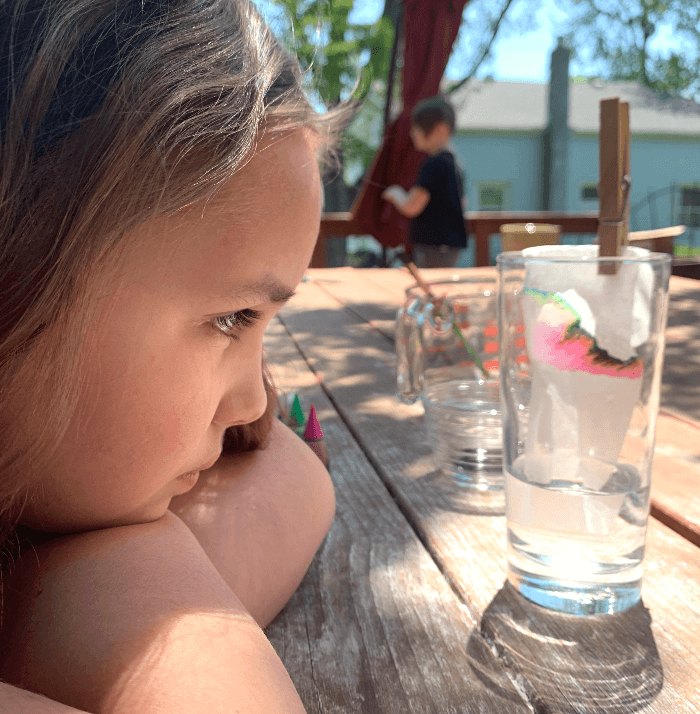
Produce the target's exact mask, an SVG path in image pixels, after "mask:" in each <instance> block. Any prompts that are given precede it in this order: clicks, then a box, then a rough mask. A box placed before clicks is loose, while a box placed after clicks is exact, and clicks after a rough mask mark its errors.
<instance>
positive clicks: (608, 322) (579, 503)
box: [497, 245, 671, 615]
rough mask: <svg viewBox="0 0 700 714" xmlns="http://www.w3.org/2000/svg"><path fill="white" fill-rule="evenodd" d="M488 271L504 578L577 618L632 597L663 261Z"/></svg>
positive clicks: (571, 253) (580, 250)
mask: <svg viewBox="0 0 700 714" xmlns="http://www.w3.org/2000/svg"><path fill="white" fill-rule="evenodd" d="M497 263H498V271H499V334H500V353H499V354H500V378H501V400H502V408H503V432H504V445H503V462H504V463H503V465H504V471H505V490H506V520H507V534H508V535H507V537H508V544H507V547H508V579H509V580H510V582H511V583H512V584H513V585H514V586H515V587H516V588H517V589H518V590H519V591H520V593H521V594H522V595H524V596H525V597H527V598H528V599H530V600H532V601H534V602H536V603H538V604H539V605H542V606H544V607H547V608H551V609H553V610H559V611H563V612H570V613H574V614H578V615H587V614H597V613H614V612H619V611H622V610H625V609H627V608H629V607H631V606H632V605H634V604H635V603H636V602H637V601H638V600H639V598H640V594H641V584H642V563H643V558H644V544H645V535H646V525H647V518H648V515H649V490H650V483H651V468H652V459H653V452H654V433H655V428H656V417H657V412H658V406H659V388H660V382H661V367H662V361H663V348H664V329H665V324H666V314H667V305H668V283H669V275H670V263H671V260H670V256H668V255H662V254H658V253H650V252H649V251H647V250H643V249H640V248H632V247H627V248H626V249H624V252H623V254H622V256H621V257H617V258H601V257H599V256H598V247H597V246H594V245H593V246H541V247H537V248H529V249H526V250H524V251H522V252H521V253H503V254H501V255H499V256H498V258H497Z"/></svg>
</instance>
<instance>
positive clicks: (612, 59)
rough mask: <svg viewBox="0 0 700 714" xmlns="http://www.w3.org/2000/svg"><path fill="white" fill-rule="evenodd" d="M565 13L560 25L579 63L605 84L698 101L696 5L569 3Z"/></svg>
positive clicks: (654, 0) (660, 0)
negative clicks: (626, 83) (625, 83)
mask: <svg viewBox="0 0 700 714" xmlns="http://www.w3.org/2000/svg"><path fill="white" fill-rule="evenodd" d="M564 9H565V10H566V12H567V18H566V20H564V21H563V23H562V25H563V28H564V29H565V32H566V34H567V39H568V42H569V44H570V46H571V47H572V48H573V49H574V51H575V53H576V56H577V58H578V59H579V60H580V63H581V64H588V66H589V67H590V66H594V67H596V69H597V70H598V74H599V75H600V76H601V77H602V78H604V79H610V80H631V81H637V82H640V83H641V84H643V85H644V86H646V87H648V88H649V89H652V90H654V91H657V92H667V93H669V94H680V95H682V96H685V97H688V98H692V99H695V101H699V102H700V3H699V2H698V1H697V0H568V7H567V6H566V5H565V6H564ZM560 29H561V28H560Z"/></svg>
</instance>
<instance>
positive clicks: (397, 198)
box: [382, 184, 408, 206]
mask: <svg viewBox="0 0 700 714" xmlns="http://www.w3.org/2000/svg"><path fill="white" fill-rule="evenodd" d="M382 198H383V199H384V200H385V201H389V203H393V204H394V205H395V206H401V205H403V204H404V203H406V201H407V200H408V192H407V191H405V190H404V189H403V188H402V187H401V186H399V185H397V184H395V185H394V186H389V188H385V189H384V190H383V191H382Z"/></svg>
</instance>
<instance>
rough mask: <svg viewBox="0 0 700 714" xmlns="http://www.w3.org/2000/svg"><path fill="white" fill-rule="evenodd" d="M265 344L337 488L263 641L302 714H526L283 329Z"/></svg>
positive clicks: (279, 381)
mask: <svg viewBox="0 0 700 714" xmlns="http://www.w3.org/2000/svg"><path fill="white" fill-rule="evenodd" d="M265 344H266V354H267V361H268V363H269V364H270V366H271V370H272V373H273V376H274V379H275V383H276V386H277V388H278V389H281V390H283V391H285V392H294V391H298V392H299V394H300V397H301V400H302V404H303V407H304V409H305V412H307V411H308V409H309V406H310V404H311V403H313V404H314V405H315V407H316V409H317V412H318V415H319V419H320V422H321V425H322V428H323V431H324V435H325V439H326V442H327V446H328V449H329V453H330V457H331V475H332V478H333V481H334V484H335V488H336V499H337V512H336V517H335V521H334V523H333V526H332V528H331V530H330V532H329V534H328V536H327V538H326V540H325V542H324V544H323V545H322V547H321V549H320V551H319V552H318V554H317V556H316V558H315V559H314V561H313V563H312V565H311V568H310V570H309V572H308V573H307V575H306V577H305V579H304V581H303V582H302V584H301V586H300V588H299V589H298V591H297V592H296V594H295V595H294V597H293V599H292V600H291V601H290V603H289V604H288V605H287V607H286V608H285V610H284V611H283V612H282V613H281V614H280V615H279V616H278V617H277V618H276V620H275V621H274V622H273V623H272V624H271V625H270V627H269V628H268V631H267V634H268V637H269V638H270V641H271V642H272V644H273V646H274V647H275V649H276V651H277V652H278V654H279V656H280V658H281V659H282V661H283V662H284V664H285V666H286V668H287V670H288V672H289V674H290V676H291V678H292V680H293V682H294V683H295V685H296V687H297V690H298V692H299V695H300V697H301V699H302V701H303V703H304V705H305V707H306V708H307V711H308V712H309V713H310V714H314V713H317V712H318V713H321V712H323V713H324V714H327V713H329V712H343V714H345V713H347V712H361V711H362V712H377V713H378V714H384V713H387V714H389V713H392V714H393V713H396V714H404V713H405V712H436V713H438V712H501V711H503V712H505V711H508V712H511V711H512V712H515V713H516V714H520V713H521V712H528V711H530V709H529V707H528V705H527V704H526V703H525V702H524V701H523V699H522V697H521V695H520V693H519V692H518V690H517V688H516V687H515V686H514V685H513V684H512V682H511V681H510V679H509V677H508V673H507V671H506V670H505V669H503V668H501V667H500V665H499V664H498V661H497V660H496V659H495V658H494V656H493V654H492V653H491V651H490V649H489V648H488V646H487V644H486V642H485V641H483V640H482V639H481V638H480V637H479V634H478V631H477V632H475V627H476V620H474V618H473V617H471V616H470V613H469V612H468V610H466V609H465V608H464V607H463V606H462V604H461V602H460V600H459V598H458V597H457V596H456V595H455V593H454V592H453V591H452V590H451V588H450V586H449V584H448V582H447V580H446V579H445V578H444V577H443V576H442V574H441V573H440V571H439V569H438V567H437V566H436V564H435V562H434V561H433V560H432V558H431V557H430V555H429V554H428V552H427V551H426V549H425V548H424V547H423V545H422V544H421V543H420V541H419V539H418V538H417V537H416V535H415V533H414V532H413V530H412V528H411V527H410V525H409V524H408V522H407V521H406V520H405V518H404V517H403V516H402V515H401V513H400V512H399V509H398V508H397V506H396V504H395V503H394V501H393V500H392V498H391V496H390V495H389V493H388V492H387V490H386V488H385V487H384V486H383V484H382V483H381V481H380V480H379V478H378V477H377V474H376V472H375V471H374V469H373V468H372V466H371V464H370V463H369V461H368V460H367V458H366V456H365V455H364V453H363V452H362V449H361V448H360V446H359V445H358V443H357V442H356V441H355V439H354V438H353V436H352V434H351V433H350V431H349V430H348V429H347V427H346V426H345V424H344V423H343V421H342V419H341V418H340V417H339V415H338V413H337V412H336V410H335V409H334V408H333V406H332V404H331V403H330V401H329V400H328V397H326V396H325V394H324V393H323V391H322V390H321V388H320V386H319V384H318V381H317V380H316V378H315V376H314V375H313V373H312V372H310V371H309V369H308V367H307V366H306V364H305V363H304V361H303V360H302V359H301V357H300V356H299V353H298V352H297V350H296V348H295V347H294V345H293V343H292V341H291V340H290V339H289V337H288V335H287V333H286V332H285V330H284V328H283V327H282V325H281V324H279V323H277V324H273V325H272V326H271V328H270V329H269V331H268V334H267V336H266V343H265ZM473 638H476V639H477V643H476V646H474V645H472V652H471V654H469V653H468V652H467V643H468V642H470V641H471V640H472V639H473ZM472 661H474V662H476V665H474V664H473V663H472ZM477 665H478V666H477ZM485 668H487V669H494V671H495V673H496V674H495V677H492V678H490V679H488V680H484V679H483V677H481V675H480V669H485Z"/></svg>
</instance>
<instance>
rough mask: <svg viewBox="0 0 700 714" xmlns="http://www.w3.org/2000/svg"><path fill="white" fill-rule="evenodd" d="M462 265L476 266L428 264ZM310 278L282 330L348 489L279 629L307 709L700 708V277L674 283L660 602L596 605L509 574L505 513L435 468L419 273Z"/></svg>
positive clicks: (286, 371)
mask: <svg viewBox="0 0 700 714" xmlns="http://www.w3.org/2000/svg"><path fill="white" fill-rule="evenodd" d="M473 270H474V269H472V271H473ZM476 270H489V269H488V268H484V269H476ZM455 272H458V273H464V272H470V271H464V270H460V271H454V270H450V271H444V270H443V271H437V270H436V271H425V273H426V275H427V277H429V278H430V279H436V278H437V277H439V276H443V275H445V274H453V273H455ZM307 275H308V277H309V278H310V281H309V282H305V283H302V284H301V285H300V286H299V288H298V289H297V295H296V296H295V297H294V298H293V299H292V301H291V302H290V303H289V305H287V306H286V307H285V309H284V310H283V311H282V313H281V314H280V317H279V319H278V320H277V321H275V322H274V323H273V324H272V325H271V326H270V329H269V331H268V335H267V338H266V358H267V360H268V363H269V364H270V366H271V368H272V373H273V376H274V377H275V380H276V383H277V387H278V390H279V391H280V392H281V393H282V394H293V393H294V392H299V394H300V397H301V399H302V403H303V405H304V409H305V411H308V408H309V406H310V404H312V403H313V404H314V405H315V406H316V409H317V412H318V414H319V418H320V420H321V424H322V427H323V430H324V433H325V436H326V442H327V445H328V449H329V452H330V455H331V476H332V478H333V481H334V483H335V487H336V498H337V513H336V518H335V521H334V524H333V526H332V528H331V531H330V532H329V534H328V536H327V538H326V540H325V542H324V544H323V545H322V547H321V549H320V550H319V552H318V554H317V556H316V558H315V559H314V561H313V563H312V565H311V568H310V569H309V572H308V574H307V576H306V578H305V579H304V581H303V583H302V585H301V586H300V588H299V589H298V591H297V592H296V594H295V595H294V597H293V599H292V600H291V601H290V603H289V604H288V606H287V607H286V608H285V610H284V611H283V612H282V613H281V614H280V615H279V617H278V618H277V619H276V620H275V621H274V622H273V623H272V625H270V627H269V628H268V636H269V638H270V640H271V642H272V643H273V645H274V646H275V648H276V650H277V652H278V653H279V655H280V657H281V658H282V660H283V662H284V664H285V666H286V667H287V670H288V671H289V673H290V676H291V677H292V680H293V681H294V683H295V685H296V687H297V690H298V691H299V694H300V696H301V698H302V701H303V702H304V705H305V706H306V709H307V711H308V712H309V713H312V712H313V713H315V712H319V713H324V714H326V713H330V712H372V713H374V712H376V713H378V714H384V713H387V714H388V713H389V712H391V713H394V712H396V713H397V714H398V713H399V712H400V713H401V714H404V713H406V712H435V713H442V712H491V713H494V714H495V713H498V714H500V713H501V712H503V713H509V712H514V713H516V714H517V713H520V712H535V713H537V714H550V713H551V714H554V713H555V712H562V713H564V712H567V713H568V712H620V713H622V712H637V711H641V712H650V713H651V712H659V713H661V712H663V713H668V714H670V713H671V712H673V713H674V714H675V713H677V712H678V713H684V712H694V713H697V712H700V647H699V644H700V547H699V545H700V423H699V422H700V413H698V410H699V409H700V357H699V355H700V349H698V348H699V347H700V325H699V324H698V315H699V314H700V283H697V282H695V281H691V280H688V279H683V278H672V281H671V293H672V297H671V308H670V313H669V327H668V331H667V352H666V363H665V370H664V385H663V389H662V411H661V414H660V417H659V422H658V428H657V445H656V456H655V460H654V474H653V486H652V497H653V507H652V514H653V516H654V517H652V518H650V520H649V528H648V533H647V553H646V557H645V576H644V577H645V579H644V586H643V592H642V602H641V603H640V604H638V605H637V606H635V607H634V608H632V609H630V610H628V611H627V612H625V613H621V614H619V615H613V616H607V617H605V616H599V617H594V618H578V617H574V616H570V615H559V614H554V613H550V612H548V611H546V610H544V609H542V608H539V607H538V606H536V605H533V604H530V603H528V602H527V601H525V600H524V599H522V598H521V597H520V596H519V595H517V594H516V593H515V592H514V591H513V589H512V588H511V587H510V586H508V585H506V584H505V573H506V559H505V517H504V516H484V515H479V514H477V513H474V512H472V511H471V510H470V508H469V507H468V506H466V505H465V504H464V503H463V502H461V500H460V494H459V492H458V491H456V490H452V489H450V488H448V487H446V486H445V485H444V482H443V483H441V482H440V480H439V479H437V474H436V473H435V471H434V469H433V466H432V462H431V459H430V450H429V448H428V446H427V444H426V442H425V437H424V432H423V409H422V406H420V405H419V404H417V405H412V406H407V405H404V404H401V403H400V402H399V401H398V400H397V399H396V397H395V391H396V366H395V357H394V345H393V326H394V318H395V314H396V309H397V307H398V306H399V305H400V304H401V303H402V301H403V291H404V289H405V288H406V287H407V286H409V285H410V284H412V282H413V280H412V278H411V277H410V275H408V274H407V273H405V272H404V271H401V270H390V269H387V270H354V269H351V268H335V269H324V270H309V271H308V273H307ZM696 286H697V287H696Z"/></svg>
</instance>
